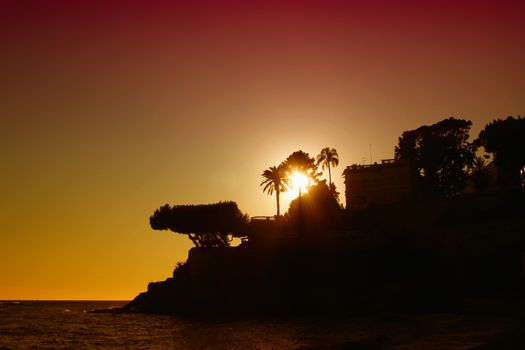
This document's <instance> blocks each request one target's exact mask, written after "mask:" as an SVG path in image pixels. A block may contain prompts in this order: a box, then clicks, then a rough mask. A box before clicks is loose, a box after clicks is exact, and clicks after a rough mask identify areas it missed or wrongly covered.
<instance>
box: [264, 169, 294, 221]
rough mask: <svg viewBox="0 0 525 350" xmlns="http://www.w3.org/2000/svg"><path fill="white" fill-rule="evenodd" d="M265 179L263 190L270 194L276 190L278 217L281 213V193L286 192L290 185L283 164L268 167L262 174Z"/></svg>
mask: <svg viewBox="0 0 525 350" xmlns="http://www.w3.org/2000/svg"><path fill="white" fill-rule="evenodd" d="M261 176H262V177H263V179H264V180H263V181H262V182H261V186H264V187H263V192H266V193H268V194H269V195H270V196H271V195H272V194H273V192H274V191H275V199H276V200H277V218H278V217H279V216H280V215H281V214H280V208H281V207H280V204H279V195H280V193H281V192H285V191H286V188H287V187H288V178H287V175H286V169H285V167H284V166H283V165H282V164H281V165H279V166H277V167H275V166H272V167H270V168H269V169H266V170H265V171H264V172H263V173H262V175H261Z"/></svg>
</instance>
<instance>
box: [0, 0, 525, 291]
mask: <svg viewBox="0 0 525 350" xmlns="http://www.w3.org/2000/svg"><path fill="white" fill-rule="evenodd" d="M524 18H525V2H524V1H501V0H499V1H498V0H494V1H482V0H478V1H460V0H459V1H458V0H433V1H431V0H428V1H426V0H418V1H373V0H372V1H364V0H363V1H351V0H348V1H344V0H341V1H327V0H325V1H322V0H319V1H307V0H304V1H284V0H281V1H273V0H267V1H242V0H237V1H233V0H232V1H198V0H197V1H122V2H115V1H52V0H51V1H10V0H8V1H3V2H2V4H0V45H1V46H0V50H1V51H0V89H1V91H0V99H1V104H0V116H1V122H0V146H1V147H0V155H1V162H0V190H1V196H0V299H131V298H133V297H134V296H135V295H136V294H137V293H138V292H141V291H144V290H145V288H146V286H147V283H148V282H150V281H154V280H163V279H165V278H166V277H168V276H170V275H171V272H172V270H173V267H174V265H175V263H176V262H178V261H183V260H185V259H186V257H187V251H188V249H189V248H190V247H191V242H190V240H189V239H187V238H186V237H185V236H180V235H176V234H174V233H170V232H167V231H166V232H162V231H153V230H152V229H151V228H150V227H149V222H148V218H149V216H150V215H151V214H152V213H153V211H154V210H155V209H156V208H158V207H159V206H161V205H163V204H165V203H169V204H196V203H212V202H216V201H220V200H234V201H236V202H237V203H238V204H239V207H240V208H241V210H243V211H244V212H247V213H248V214H249V215H251V216H255V215H273V214H274V213H275V198H274V197H270V196H268V195H266V194H264V193H263V192H262V191H261V187H260V186H259V184H260V182H261V173H262V172H263V170H265V169H266V168H268V167H270V166H273V165H278V164H279V163H280V162H281V161H282V160H284V159H285V158H286V157H287V156H288V155H289V154H290V153H292V152H293V151H296V150H303V151H305V152H308V153H310V155H313V156H315V155H317V154H318V153H319V151H320V150H321V149H322V148H323V147H326V146H329V147H334V148H336V149H337V151H338V152H339V156H340V165H339V167H338V168H336V169H335V170H334V171H333V173H332V176H333V178H335V180H336V181H335V183H336V185H337V187H338V189H339V191H340V192H341V193H344V185H343V181H342V177H341V174H342V171H343V170H344V167H345V166H347V165H350V164H353V163H362V162H363V160H364V161H366V162H367V163H368V162H370V145H371V149H372V161H380V160H381V159H387V158H393V152H394V147H395V145H396V142H397V138H398V137H399V135H400V134H401V133H402V132H403V131H404V130H409V129H414V128H417V127H419V126H421V125H423V124H431V123H435V122H437V121H439V120H441V119H444V118H446V117H449V116H455V117H458V118H464V119H469V120H471V121H472V122H473V130H472V132H471V135H473V136H477V134H478V133H479V130H480V129H482V128H483V127H484V126H485V124H486V123H487V122H489V121H491V120H493V119H495V118H502V117H506V116H509V115H514V116H517V115H522V116H523V115H525V88H524V84H525V25H524V20H523V19H524ZM342 197H343V198H344V196H342ZM343 203H344V201H343ZM287 207H288V202H287V201H286V200H285V201H284V202H283V203H282V208H283V209H284V210H286V209H287Z"/></svg>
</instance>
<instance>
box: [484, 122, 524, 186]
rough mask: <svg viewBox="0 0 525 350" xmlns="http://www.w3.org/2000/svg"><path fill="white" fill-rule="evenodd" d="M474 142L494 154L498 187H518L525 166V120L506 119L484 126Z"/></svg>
mask: <svg viewBox="0 0 525 350" xmlns="http://www.w3.org/2000/svg"><path fill="white" fill-rule="evenodd" d="M476 142H477V143H478V144H479V145H480V146H483V147H484V148H485V150H486V151H487V152H491V153H493V154H494V164H495V165H496V167H497V168H498V184H499V186H500V187H503V188H504V187H519V186H520V185H521V184H520V181H521V180H522V179H520V170H522V169H523V167H524V166H525V119H523V118H521V117H518V118H514V117H508V118H507V119H505V120H502V119H497V120H494V121H493V122H492V123H489V124H487V125H486V126H485V129H483V130H482V131H481V132H480V133H479V137H478V139H477V140H476Z"/></svg>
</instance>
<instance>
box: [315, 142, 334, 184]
mask: <svg viewBox="0 0 525 350" xmlns="http://www.w3.org/2000/svg"><path fill="white" fill-rule="evenodd" d="M319 164H321V167H322V169H323V170H324V168H328V184H329V185H331V184H332V171H331V169H330V167H331V166H333V167H334V168H335V167H336V166H337V165H339V155H338V154H337V151H336V149H335V148H330V147H325V148H323V149H322V150H321V153H319V155H318V156H317V165H319Z"/></svg>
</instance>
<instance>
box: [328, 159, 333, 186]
mask: <svg viewBox="0 0 525 350" xmlns="http://www.w3.org/2000/svg"><path fill="white" fill-rule="evenodd" d="M331 184H332V172H331V171H330V163H328V185H331Z"/></svg>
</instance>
